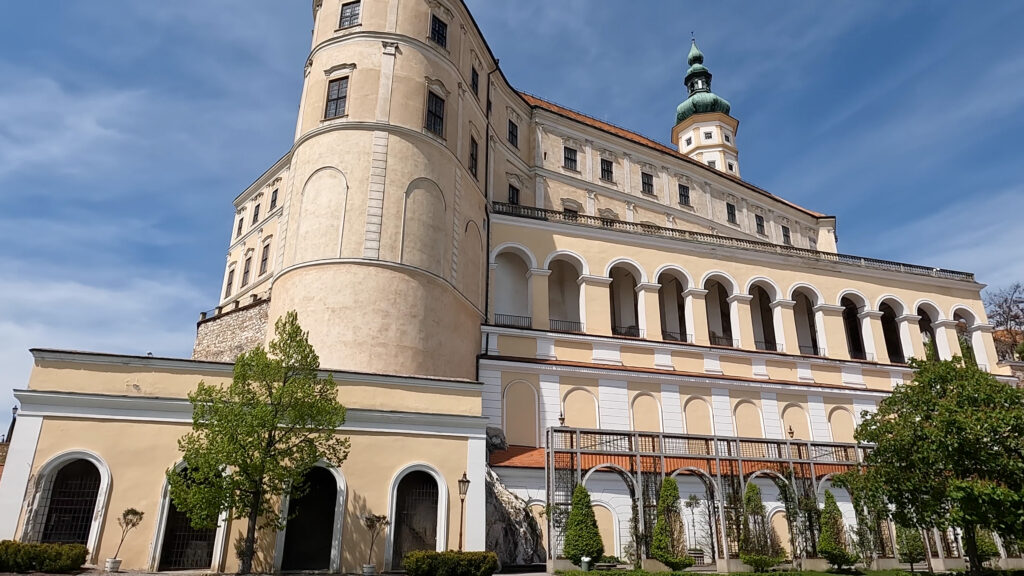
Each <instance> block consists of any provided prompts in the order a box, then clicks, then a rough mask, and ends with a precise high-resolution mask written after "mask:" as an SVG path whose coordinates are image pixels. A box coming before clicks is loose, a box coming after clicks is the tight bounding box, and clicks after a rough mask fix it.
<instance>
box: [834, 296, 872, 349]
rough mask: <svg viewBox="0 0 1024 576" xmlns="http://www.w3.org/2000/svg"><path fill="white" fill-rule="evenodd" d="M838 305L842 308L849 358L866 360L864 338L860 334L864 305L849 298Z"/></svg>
mask: <svg viewBox="0 0 1024 576" xmlns="http://www.w3.org/2000/svg"><path fill="white" fill-rule="evenodd" d="M839 304H840V305H841V306H842V307H843V327H844V328H845V331H846V346H847V351H848V352H849V353H850V358H853V359H854V360H867V359H868V355H867V351H866V350H865V348H864V336H863V334H862V332H861V321H860V312H861V310H862V309H864V307H865V305H864V303H863V302H862V303H859V304H858V303H857V302H855V301H854V300H853V299H852V298H850V297H849V296H844V297H843V299H842V300H840V301H839Z"/></svg>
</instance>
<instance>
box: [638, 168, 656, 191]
mask: <svg viewBox="0 0 1024 576" xmlns="http://www.w3.org/2000/svg"><path fill="white" fill-rule="evenodd" d="M640 191H641V192H643V193H644V194H654V174H648V173H647V172H641V173H640Z"/></svg>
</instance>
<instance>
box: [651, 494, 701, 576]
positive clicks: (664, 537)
mask: <svg viewBox="0 0 1024 576" xmlns="http://www.w3.org/2000/svg"><path fill="white" fill-rule="evenodd" d="M651 557H653V558H654V559H655V560H657V561H658V562H661V563H662V564H664V565H665V566H668V567H669V568H671V569H672V570H685V569H687V568H689V567H690V566H693V564H694V560H693V558H691V557H689V556H687V555H686V530H685V527H684V526H683V518H682V515H681V514H680V513H679V486H678V485H677V484H676V479H675V478H665V479H664V480H663V481H662V482H661V491H660V492H659V493H658V519H657V521H656V522H655V524H654V534H653V536H652V539H651Z"/></svg>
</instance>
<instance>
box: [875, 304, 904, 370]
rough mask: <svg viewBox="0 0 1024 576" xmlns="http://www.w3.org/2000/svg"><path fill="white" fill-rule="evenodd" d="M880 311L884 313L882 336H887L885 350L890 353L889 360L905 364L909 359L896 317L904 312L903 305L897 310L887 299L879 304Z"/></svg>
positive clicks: (893, 362)
mask: <svg viewBox="0 0 1024 576" xmlns="http://www.w3.org/2000/svg"><path fill="white" fill-rule="evenodd" d="M897 305H898V304H897ZM878 311H879V312H881V313H882V336H883V337H884V338H885V351H886V353H887V354H888V355H889V362H890V363H892V364H905V363H906V362H907V359H906V357H905V356H904V354H903V340H902V338H900V325H899V322H897V321H896V318H898V317H899V316H900V314H902V312H903V309H902V307H901V308H900V310H899V312H897V310H896V309H895V308H893V305H892V304H890V303H889V302H888V301H885V302H882V304H881V305H879V306H878Z"/></svg>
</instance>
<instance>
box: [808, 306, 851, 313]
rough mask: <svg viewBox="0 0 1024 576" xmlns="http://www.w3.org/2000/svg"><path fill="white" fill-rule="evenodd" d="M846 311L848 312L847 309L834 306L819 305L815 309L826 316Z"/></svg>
mask: <svg viewBox="0 0 1024 576" xmlns="http://www.w3.org/2000/svg"><path fill="white" fill-rule="evenodd" d="M844 310H846V308H843V307H842V306H836V305H833V304H818V305H817V306H815V307H814V311H815V312H822V313H824V314H842V313H843V311H844Z"/></svg>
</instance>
